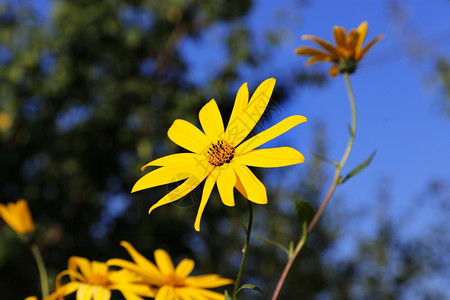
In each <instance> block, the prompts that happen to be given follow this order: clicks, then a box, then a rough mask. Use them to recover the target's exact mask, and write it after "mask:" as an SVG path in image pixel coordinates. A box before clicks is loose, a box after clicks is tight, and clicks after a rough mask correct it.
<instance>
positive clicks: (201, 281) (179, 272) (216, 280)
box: [107, 241, 233, 300]
mask: <svg viewBox="0 0 450 300" xmlns="http://www.w3.org/2000/svg"><path fill="white" fill-rule="evenodd" d="M120 244H121V245H122V246H123V247H124V248H125V249H126V250H127V251H128V253H129V254H130V256H131V258H132V259H133V260H134V263H132V262H130V261H127V260H123V259H120V258H113V259H110V260H108V262H107V264H109V265H113V266H119V267H122V268H124V269H126V270H129V271H131V272H135V273H137V274H139V276H141V277H142V280H143V281H142V282H143V283H144V284H146V285H148V286H151V287H152V288H153V290H154V291H155V294H156V296H155V300H192V299H203V300H223V299H224V295H223V294H220V293H217V292H214V291H210V290H207V289H208V288H216V287H220V286H224V285H228V284H232V283H233V280H231V279H227V278H223V277H221V276H220V275H216V274H207V275H199V276H189V274H191V272H192V270H193V269H194V261H193V260H191V259H186V258H185V259H183V260H182V261H181V262H180V263H179V264H178V266H177V267H176V268H175V267H174V265H173V262H172V259H171V258H170V256H169V254H168V253H167V252H166V251H164V250H162V249H157V250H156V251H155V252H154V255H155V261H156V265H155V264H153V263H152V262H151V261H149V260H148V259H147V258H145V257H144V256H143V255H142V254H140V253H139V252H137V251H136V249H134V247H133V246H132V245H131V244H130V243H128V242H125V241H122V242H121V243H120Z"/></svg>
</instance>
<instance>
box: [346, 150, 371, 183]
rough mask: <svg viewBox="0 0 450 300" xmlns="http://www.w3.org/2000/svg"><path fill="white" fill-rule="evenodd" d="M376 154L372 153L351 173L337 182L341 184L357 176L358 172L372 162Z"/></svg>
mask: <svg viewBox="0 0 450 300" xmlns="http://www.w3.org/2000/svg"><path fill="white" fill-rule="evenodd" d="M375 154H376V151H374V152H373V153H372V154H371V155H370V156H369V157H368V158H367V159H366V160H365V161H363V162H362V163H361V164H360V165H359V166H357V167H356V168H354V169H353V170H352V171H350V173H348V174H347V176H345V177H343V178H341V179H340V180H339V184H343V183H344V182H346V181H347V180H349V179H350V178H352V177H353V176H355V175H356V174H358V173H359V172H361V171H362V170H364V169H365V168H366V167H367V166H368V165H369V164H370V162H371V161H372V159H373V158H374V156H375Z"/></svg>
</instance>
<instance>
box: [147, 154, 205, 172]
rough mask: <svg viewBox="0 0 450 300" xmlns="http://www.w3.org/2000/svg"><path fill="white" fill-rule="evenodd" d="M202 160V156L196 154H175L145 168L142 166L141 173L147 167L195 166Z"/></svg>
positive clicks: (159, 159)
mask: <svg viewBox="0 0 450 300" xmlns="http://www.w3.org/2000/svg"><path fill="white" fill-rule="evenodd" d="M203 160H204V156H203V155H199V154H196V153H175V154H171V155H167V156H164V157H161V158H157V159H155V160H152V161H151V162H149V163H148V164H146V165H145V166H142V168H141V171H144V169H145V168H146V167H149V166H158V167H160V166H161V167H169V166H195V165H198V164H200V163H202V161H203Z"/></svg>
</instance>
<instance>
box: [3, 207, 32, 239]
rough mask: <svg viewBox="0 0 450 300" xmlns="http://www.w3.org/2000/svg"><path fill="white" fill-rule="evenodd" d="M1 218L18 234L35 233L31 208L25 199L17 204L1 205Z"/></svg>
mask: <svg viewBox="0 0 450 300" xmlns="http://www.w3.org/2000/svg"><path fill="white" fill-rule="evenodd" d="M0 217H2V219H3V220H4V221H5V222H6V224H8V225H9V226H10V227H11V228H12V229H14V231H16V232H17V233H18V234H26V233H29V232H32V231H34V223H33V218H32V217H31V212H30V208H29V207H28V202H27V201H26V200H24V199H19V200H18V201H17V203H12V202H9V203H8V204H6V205H4V204H0Z"/></svg>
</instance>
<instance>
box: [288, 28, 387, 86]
mask: <svg viewBox="0 0 450 300" xmlns="http://www.w3.org/2000/svg"><path fill="white" fill-rule="evenodd" d="M367 29H368V24H367V22H366V21H365V22H362V23H361V25H359V27H358V28H357V29H351V30H350V33H349V34H348V35H347V33H346V32H345V29H344V28H342V27H340V26H334V27H333V32H334V40H335V42H336V46H333V45H332V44H330V43H329V42H327V41H325V40H323V39H320V38H318V37H315V36H313V35H303V36H302V39H303V40H312V41H313V42H315V43H317V44H318V45H319V46H320V47H322V48H323V50H318V49H315V48H312V47H307V46H302V47H299V48H297V49H295V54H299V55H307V56H311V58H310V59H309V60H308V61H307V62H306V65H307V66H309V65H311V64H313V63H316V62H321V61H324V62H333V63H334V65H333V66H332V67H331V68H330V75H331V76H333V77H334V76H336V75H337V74H338V73H349V74H351V73H353V72H355V70H356V67H357V65H358V62H359V61H360V60H361V59H362V58H363V57H364V55H365V54H366V53H367V51H369V49H370V48H372V46H373V45H374V44H375V43H376V42H378V41H379V40H381V39H382V38H383V37H384V35H382V34H381V35H379V36H377V37H376V38H375V39H373V40H372V41H371V42H370V43H368V44H367V45H366V46H365V47H364V48H363V47H362V45H363V43H364V40H365V38H366V34H367ZM324 50H325V51H324Z"/></svg>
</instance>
